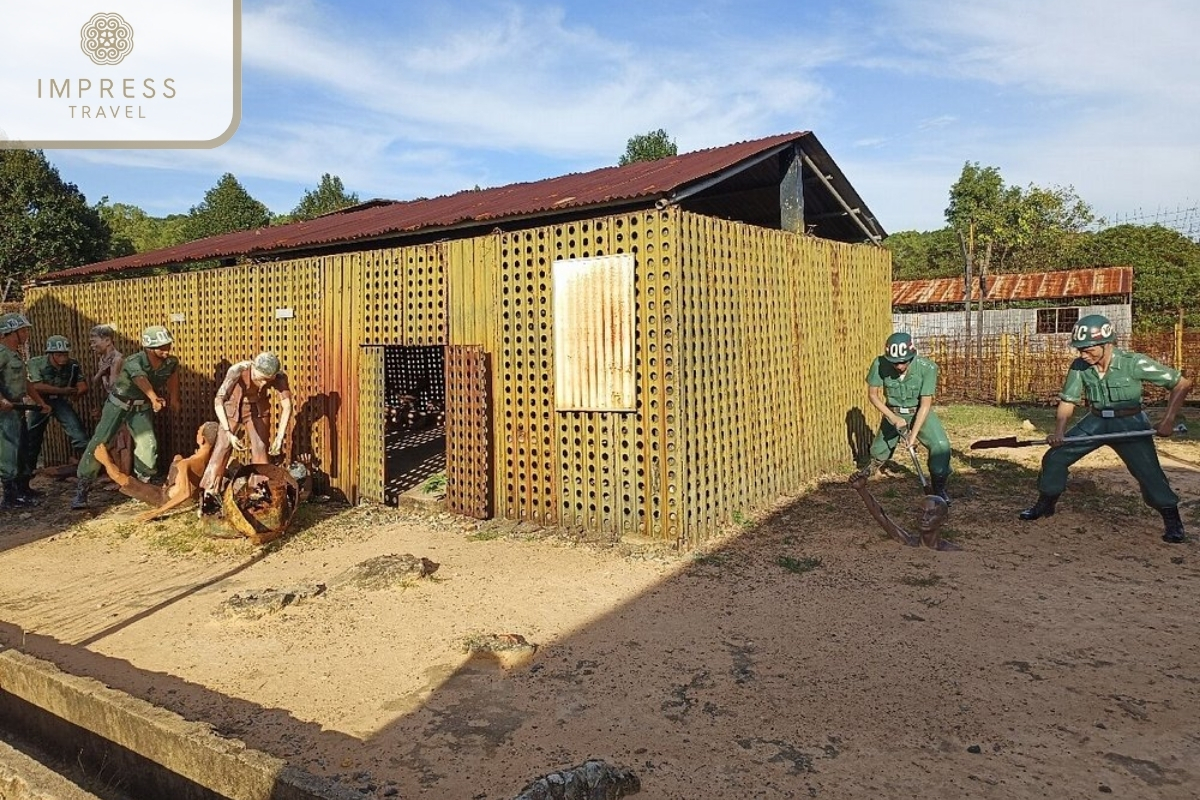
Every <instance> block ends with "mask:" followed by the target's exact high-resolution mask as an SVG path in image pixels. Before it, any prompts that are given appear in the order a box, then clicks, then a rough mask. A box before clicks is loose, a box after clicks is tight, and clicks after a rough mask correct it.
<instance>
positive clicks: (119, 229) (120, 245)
mask: <svg viewBox="0 0 1200 800" xmlns="http://www.w3.org/2000/svg"><path fill="white" fill-rule="evenodd" d="M96 211H97V212H98V213H99V214H100V216H101V217H102V218H103V219H104V221H105V222H106V223H107V224H108V227H109V228H110V229H111V230H112V250H111V253H110V256H111V257H113V258H116V257H118V256H126V255H132V254H133V253H145V252H147V251H149V250H159V249H161V248H163V247H171V246H172V245H176V244H179V243H181V242H184V241H187V239H186V238H184V225H185V224H186V222H187V220H188V216H187V215H186V214H171V215H168V216H166V217H152V216H150V215H149V214H147V213H146V212H145V211H143V210H142V209H141V208H139V207H137V206H134V205H128V204H126V203H109V201H108V197H107V196H105V197H102V198H100V202H99V203H97V204H96Z"/></svg>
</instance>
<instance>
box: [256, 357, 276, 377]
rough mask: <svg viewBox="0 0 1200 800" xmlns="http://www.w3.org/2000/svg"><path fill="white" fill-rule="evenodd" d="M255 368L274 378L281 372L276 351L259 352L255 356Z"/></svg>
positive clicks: (260, 372)
mask: <svg viewBox="0 0 1200 800" xmlns="http://www.w3.org/2000/svg"><path fill="white" fill-rule="evenodd" d="M254 369H255V370H257V371H258V372H259V374H261V375H266V376H267V377H268V378H274V377H275V376H276V375H277V374H278V373H279V356H277V355H275V354H274V353H259V354H258V355H256V356H255V357H254Z"/></svg>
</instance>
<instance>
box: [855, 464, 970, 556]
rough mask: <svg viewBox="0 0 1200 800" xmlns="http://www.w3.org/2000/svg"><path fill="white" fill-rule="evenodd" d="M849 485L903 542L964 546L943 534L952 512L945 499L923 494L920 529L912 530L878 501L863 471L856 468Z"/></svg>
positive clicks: (946, 548) (944, 548)
mask: <svg viewBox="0 0 1200 800" xmlns="http://www.w3.org/2000/svg"><path fill="white" fill-rule="evenodd" d="M850 486H851V487H852V488H853V489H854V490H855V491H856V492H858V496H859V497H861V498H862V499H863V503H865V504H866V506H867V511H869V512H870V513H871V516H872V517H874V518H875V521H876V522H878V523H879V526H880V527H881V528H883V529H884V530H885V531H887V532H888V534H889V535H890V536H891V537H892V538H893V539H895V540H896V541H898V542H900V543H901V544H903V545H907V546H909V547H918V546H920V545H924V546H925V547H928V548H929V549H930V550H942V551H949V550H961V549H962V548H961V547H959V546H958V545H956V544H954V543H953V542H948V541H946V540H945V539H943V538H942V536H941V530H942V525H944V524H945V522H946V515H947V514H948V513H949V508H950V507H949V506H948V505H946V501H945V500H943V499H942V498H941V497H939V496H938V495H936V494H929V495H925V496H924V497H922V498H921V503H920V505H919V506H918V510H919V511H920V512H921V516H920V517H918V518H917V533H916V534H912V533H909V532H908V531H906V530H904V529H903V528H901V527H900V526H899V525H897V524H896V523H895V522H893V521H892V519H891V517H889V516H888V515H887V512H886V511H884V510H883V507H882V506H880V505H879V501H878V500H876V499H875V496H874V495H872V494H871V492H870V491H869V490H868V489H867V476H866V475H864V474H863V473H861V472H856V473H854V474H853V475H851V476H850Z"/></svg>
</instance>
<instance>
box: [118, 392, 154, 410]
mask: <svg viewBox="0 0 1200 800" xmlns="http://www.w3.org/2000/svg"><path fill="white" fill-rule="evenodd" d="M108 402H110V403H112V404H113V405H114V406H116V407H117V408H119V409H121V410H122V411H138V410H140V409H143V408H149V407H150V401H149V400H126V399H124V398H122V397H117V396H116V395H115V394H110V395H109V396H108Z"/></svg>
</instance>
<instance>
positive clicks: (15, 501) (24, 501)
mask: <svg viewBox="0 0 1200 800" xmlns="http://www.w3.org/2000/svg"><path fill="white" fill-rule="evenodd" d="M36 505H37V500H34V499H33V498H32V497H25V496H24V495H22V494H21V490H20V489H19V488H17V482H16V481H11V480H10V481H5V482H4V499H3V500H0V508H30V507H32V506H36Z"/></svg>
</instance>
